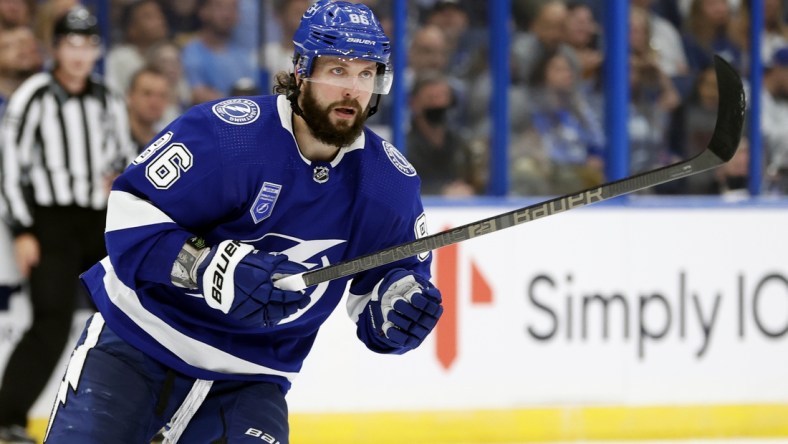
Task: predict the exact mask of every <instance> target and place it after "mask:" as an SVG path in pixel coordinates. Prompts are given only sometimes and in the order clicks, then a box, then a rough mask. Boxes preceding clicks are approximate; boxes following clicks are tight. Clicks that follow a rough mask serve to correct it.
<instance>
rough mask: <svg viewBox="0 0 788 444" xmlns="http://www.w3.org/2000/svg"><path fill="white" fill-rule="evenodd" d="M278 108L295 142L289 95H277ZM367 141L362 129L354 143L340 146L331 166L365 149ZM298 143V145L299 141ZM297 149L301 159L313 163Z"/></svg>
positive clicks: (285, 126) (281, 119) (283, 123)
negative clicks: (351, 152)
mask: <svg viewBox="0 0 788 444" xmlns="http://www.w3.org/2000/svg"><path fill="white" fill-rule="evenodd" d="M276 110H277V112H278V113H279V122H280V123H281V124H282V128H284V129H286V130H287V131H288V132H289V133H290V135H291V136H293V141H294V142H295V133H293V109H292V108H291V107H290V102H289V101H288V100H287V97H285V96H284V95H281V94H280V95H279V96H277V97H276ZM366 143H367V142H366V136H365V134H364V131H362V132H361V135H360V136H358V138H357V139H356V140H354V141H353V143H351V144H350V145H349V146H346V147H344V148H340V150H339V153H337V155H336V157H334V160H332V161H331V166H332V167H336V166H337V165H338V164H339V162H340V161H341V160H342V158H343V157H344V156H345V154H346V153H348V152H350V151H353V150H358V149H363V148H364V145H366ZM296 145H298V143H297V142H296ZM297 151H298V155H299V156H301V159H302V160H303V161H304V162H306V164H307V165H311V164H312V161H310V160H309V159H307V158H306V157H304V155H303V154H301V150H297Z"/></svg>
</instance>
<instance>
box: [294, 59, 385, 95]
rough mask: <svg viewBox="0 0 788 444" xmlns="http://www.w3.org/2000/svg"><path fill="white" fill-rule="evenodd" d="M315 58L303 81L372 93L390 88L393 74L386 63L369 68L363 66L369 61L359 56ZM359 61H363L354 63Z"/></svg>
mask: <svg viewBox="0 0 788 444" xmlns="http://www.w3.org/2000/svg"><path fill="white" fill-rule="evenodd" d="M317 59H318V60H315V61H314V64H313V66H314V68H313V69H312V75H311V76H309V77H306V78H304V81H306V82H311V83H321V84H324V85H331V86H336V87H340V88H347V89H352V90H358V91H362V92H368V93H373V94H388V93H389V91H390V90H391V82H392V80H393V78H394V74H393V72H392V71H391V67H390V66H388V65H386V66H385V67H382V66H383V65H381V64H377V69H371V68H369V67H367V66H365V65H368V64H369V63H368V62H369V61H368V60H365V59H360V58H340V57H335V56H325V57H322V56H318V57H317ZM321 59H322V60H321ZM359 61H360V62H365V63H354V62H359Z"/></svg>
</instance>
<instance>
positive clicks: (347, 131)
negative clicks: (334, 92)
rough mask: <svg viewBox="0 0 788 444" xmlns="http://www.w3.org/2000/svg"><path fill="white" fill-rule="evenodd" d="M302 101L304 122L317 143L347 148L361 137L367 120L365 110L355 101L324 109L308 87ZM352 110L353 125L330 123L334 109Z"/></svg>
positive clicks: (345, 101)
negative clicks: (354, 112)
mask: <svg viewBox="0 0 788 444" xmlns="http://www.w3.org/2000/svg"><path fill="white" fill-rule="evenodd" d="M303 97H304V100H303V103H302V104H301V106H302V108H303V111H304V120H305V121H306V123H307V125H308V126H309V130H310V131H311V132H312V135H313V136H314V137H315V138H316V139H317V140H319V141H321V142H323V143H325V144H327V145H332V146H336V147H339V148H343V147H346V146H349V145H350V144H351V143H353V142H354V141H355V140H356V139H358V137H359V136H360V135H361V131H363V130H364V122H365V121H366V120H367V118H366V116H367V110H364V111H363V112H362V110H361V105H360V104H359V103H358V101H357V100H355V99H354V100H344V101H341V102H334V103H332V104H330V105H328V106H327V107H325V108H322V107H321V106H320V104H319V103H317V98H316V97H315V95H314V94H313V93H312V89H311V88H309V87H306V88H304V94H303ZM337 107H341V108H353V109H354V110H355V111H356V115H355V118H354V119H353V123H351V124H350V125H348V124H347V122H346V121H341V123H342V125H341V126H339V125H337V124H335V123H333V122H332V121H331V117H330V115H331V112H332V110H333V109H334V108H337Z"/></svg>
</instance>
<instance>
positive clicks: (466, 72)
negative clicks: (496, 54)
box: [424, 0, 487, 78]
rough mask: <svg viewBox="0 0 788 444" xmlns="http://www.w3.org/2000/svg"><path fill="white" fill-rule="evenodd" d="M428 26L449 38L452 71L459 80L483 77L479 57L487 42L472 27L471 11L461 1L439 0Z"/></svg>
mask: <svg viewBox="0 0 788 444" xmlns="http://www.w3.org/2000/svg"><path fill="white" fill-rule="evenodd" d="M424 24H425V25H433V26H437V27H438V29H440V30H441V31H443V33H444V34H445V35H446V43H447V46H448V57H449V62H448V70H449V72H451V73H452V74H453V75H454V76H456V77H459V78H472V77H475V76H476V75H478V74H479V70H480V69H479V66H477V65H479V60H478V58H479V55H480V54H481V53H482V52H483V51H482V49H483V48H484V44H485V42H486V41H487V40H486V38H485V37H484V36H483V35H481V32H480V31H479V30H477V29H471V28H470V17H469V16H468V11H467V10H466V9H465V6H464V5H463V4H462V3H461V2H460V1H459V0H437V1H436V2H435V3H434V5H433V7H432V9H431V10H430V12H429V13H428V14H427V17H426V20H425V23H424ZM486 62H487V61H486V60H484V62H483V64H482V65H484V66H486Z"/></svg>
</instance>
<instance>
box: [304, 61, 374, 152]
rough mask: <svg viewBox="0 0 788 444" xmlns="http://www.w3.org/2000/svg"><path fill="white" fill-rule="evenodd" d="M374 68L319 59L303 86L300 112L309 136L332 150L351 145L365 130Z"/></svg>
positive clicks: (369, 65)
mask: <svg viewBox="0 0 788 444" xmlns="http://www.w3.org/2000/svg"><path fill="white" fill-rule="evenodd" d="M376 67H377V66H376V64H375V63H371V62H367V61H363V60H356V61H346V60H341V59H338V58H335V57H321V59H320V60H318V62H317V63H316V64H315V67H314V70H313V74H312V76H311V77H310V81H307V82H304V84H303V94H302V103H301V108H302V109H303V110H304V114H305V116H306V121H307V122H308V123H309V127H310V129H311V131H312V134H313V135H314V136H315V137H316V138H317V139H318V140H320V141H322V142H324V143H327V144H329V145H334V146H339V147H343V146H347V145H350V144H351V143H352V142H353V141H354V140H355V139H356V138H358V136H359V135H360V134H361V131H362V130H363V128H364V122H365V121H366V116H367V112H368V107H369V102H370V99H371V97H372V89H373V87H372V86H371V85H372V84H373V83H374V76H375V69H376Z"/></svg>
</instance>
